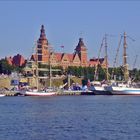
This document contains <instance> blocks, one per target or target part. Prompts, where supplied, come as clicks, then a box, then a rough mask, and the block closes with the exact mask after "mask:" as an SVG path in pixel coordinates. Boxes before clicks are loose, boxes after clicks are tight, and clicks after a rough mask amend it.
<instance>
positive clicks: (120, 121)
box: [0, 96, 140, 140]
mask: <svg viewBox="0 0 140 140" xmlns="http://www.w3.org/2000/svg"><path fill="white" fill-rule="evenodd" d="M139 139H140V96H53V97H3V98H0V140H139Z"/></svg>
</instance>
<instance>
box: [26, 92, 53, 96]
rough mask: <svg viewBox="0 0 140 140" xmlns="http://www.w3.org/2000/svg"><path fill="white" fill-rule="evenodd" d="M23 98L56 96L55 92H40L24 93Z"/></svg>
mask: <svg viewBox="0 0 140 140" xmlns="http://www.w3.org/2000/svg"><path fill="white" fill-rule="evenodd" d="M24 95H25V96H52V95H56V92H53V91H51V92H42V91H40V92H39V91H36V92H34V91H25V93H24Z"/></svg>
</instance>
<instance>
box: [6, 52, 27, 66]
mask: <svg viewBox="0 0 140 140" xmlns="http://www.w3.org/2000/svg"><path fill="white" fill-rule="evenodd" d="M5 59H6V60H7V61H8V63H9V64H10V65H13V66H24V65H25V63H26V60H25V58H24V57H23V56H22V55H20V54H17V55H15V56H14V57H11V56H10V57H6V58H5Z"/></svg>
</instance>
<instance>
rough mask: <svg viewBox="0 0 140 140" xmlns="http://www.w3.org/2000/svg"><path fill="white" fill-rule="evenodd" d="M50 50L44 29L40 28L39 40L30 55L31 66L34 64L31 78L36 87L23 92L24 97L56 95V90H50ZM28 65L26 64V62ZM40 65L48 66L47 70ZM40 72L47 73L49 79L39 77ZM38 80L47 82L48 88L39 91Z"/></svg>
mask: <svg viewBox="0 0 140 140" xmlns="http://www.w3.org/2000/svg"><path fill="white" fill-rule="evenodd" d="M43 51H44V52H45V53H44V54H45V55H42V52H43ZM50 56H51V48H50V46H49V43H48V40H47V39H46V35H45V29H44V26H43V25H42V26H41V33H40V38H39V39H38V41H37V44H36V46H35V54H34V55H32V58H31V61H32V62H31V61H29V62H31V64H32V63H34V69H33V70H32V71H33V73H34V74H33V76H34V78H35V81H36V87H35V88H29V89H28V90H26V91H23V92H22V93H23V94H24V95H25V96H51V95H55V94H56V93H57V91H56V90H54V89H53V88H51V86H52V83H51V78H52V71H53V70H52V67H51V58H50ZM27 63H28V62H27ZM41 65H44V66H46V65H47V66H49V68H44V67H43V68H41ZM40 71H42V72H45V71H47V72H49V78H48V77H45V76H42V77H41V76H40V75H39V73H40ZM40 79H45V80H49V88H45V87H44V88H43V89H40V87H39V85H40Z"/></svg>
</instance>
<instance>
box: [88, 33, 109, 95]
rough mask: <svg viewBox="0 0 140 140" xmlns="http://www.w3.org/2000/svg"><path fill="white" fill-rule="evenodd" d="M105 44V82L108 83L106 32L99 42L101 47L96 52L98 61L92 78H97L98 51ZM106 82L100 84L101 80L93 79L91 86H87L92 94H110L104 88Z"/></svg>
mask: <svg viewBox="0 0 140 140" xmlns="http://www.w3.org/2000/svg"><path fill="white" fill-rule="evenodd" d="M104 44H105V67H106V82H107V83H108V79H109V73H108V55H107V34H105V36H104V38H103V40H102V43H101V47H100V50H99V54H98V61H97V65H96V67H95V75H94V79H95V80H97V77H98V75H97V69H98V64H99V59H100V52H101V49H102V47H103V45H104ZM106 86H107V84H101V82H99V81H94V82H92V84H91V86H90V87H89V88H88V89H89V90H90V91H92V94H94V95H111V92H110V91H108V90H106V88H105V87H106Z"/></svg>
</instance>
